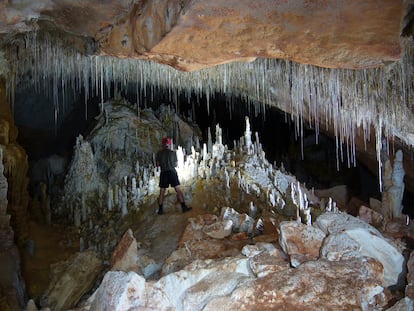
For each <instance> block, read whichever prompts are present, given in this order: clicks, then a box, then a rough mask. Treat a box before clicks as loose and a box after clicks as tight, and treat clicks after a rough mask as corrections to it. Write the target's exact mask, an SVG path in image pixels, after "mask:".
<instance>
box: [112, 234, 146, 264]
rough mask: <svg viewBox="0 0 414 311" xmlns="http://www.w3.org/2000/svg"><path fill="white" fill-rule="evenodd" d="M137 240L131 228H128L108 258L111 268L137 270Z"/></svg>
mask: <svg viewBox="0 0 414 311" xmlns="http://www.w3.org/2000/svg"><path fill="white" fill-rule="evenodd" d="M137 247H138V245H137V240H136V239H135V237H134V234H133V233H132V230H131V229H128V230H127V231H126V232H125V233H124V235H123V236H122V238H121V241H119V243H118V245H117V247H116V248H115V250H114V252H113V253H112V256H111V259H110V268H111V270H119V271H125V272H129V271H135V272H137V271H138V270H139V266H138V263H137V261H138V249H137Z"/></svg>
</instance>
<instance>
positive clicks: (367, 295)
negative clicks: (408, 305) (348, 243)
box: [204, 259, 390, 311]
mask: <svg viewBox="0 0 414 311" xmlns="http://www.w3.org/2000/svg"><path fill="white" fill-rule="evenodd" d="M381 270H382V267H381V264H380V263H379V262H377V261H376V260H373V259H367V260H366V261H365V262H364V261H359V260H352V261H340V262H328V261H324V260H318V261H309V262H306V263H304V264H302V265H300V266H299V267H298V268H297V269H288V270H283V271H280V272H276V273H272V274H269V275H267V276H265V277H262V278H257V279H255V280H254V281H252V282H251V283H250V284H249V285H248V286H246V284H244V285H245V286H242V287H240V288H238V289H236V290H235V291H233V292H232V294H231V295H229V296H226V297H220V298H216V299H214V300H212V301H210V302H209V303H208V304H207V306H206V307H205V309H204V310H206V311H207V310H218V309H219V307H218V306H224V305H225V306H226V310H360V309H363V306H365V307H366V308H367V310H376V309H377V310H379V309H381V308H382V307H384V306H385V305H386V304H387V302H388V300H389V298H390V297H389V296H388V295H387V294H386V293H385V292H384V291H383V290H382V288H381V286H380V282H379V280H378V277H380V275H379V274H378V272H379V271H381Z"/></svg>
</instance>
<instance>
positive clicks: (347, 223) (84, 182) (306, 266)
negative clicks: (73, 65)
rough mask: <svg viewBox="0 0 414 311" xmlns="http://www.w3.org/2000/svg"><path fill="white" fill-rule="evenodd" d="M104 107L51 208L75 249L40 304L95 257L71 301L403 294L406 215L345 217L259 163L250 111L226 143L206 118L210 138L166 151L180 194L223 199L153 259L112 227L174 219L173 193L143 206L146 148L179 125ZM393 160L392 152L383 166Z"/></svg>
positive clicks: (356, 300)
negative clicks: (77, 237) (72, 235)
mask: <svg viewBox="0 0 414 311" xmlns="http://www.w3.org/2000/svg"><path fill="white" fill-rule="evenodd" d="M103 109H104V113H103V114H102V117H103V118H104V119H103V120H102V122H101V123H100V124H99V125H98V127H97V128H96V130H95V131H93V133H92V134H91V135H90V136H89V137H87V138H82V137H79V138H78V140H77V143H76V145H75V147H74V148H75V152H74V157H73V160H72V164H71V166H70V169H69V173H68V175H67V177H66V186H65V194H64V203H63V204H62V205H61V206H60V207H59V209H58V210H56V211H53V213H54V214H55V215H60V214H62V213H66V215H68V216H69V219H70V220H71V221H72V223H73V224H74V225H76V226H78V227H79V228H80V230H81V235H82V238H81V243H80V245H81V249H80V251H81V252H80V253H78V254H76V255H75V256H73V257H72V258H70V259H69V260H68V261H67V262H65V263H63V264H62V266H63V267H66V268H62V267H61V268H60V273H56V274H55V275H54V281H53V282H52V283H51V284H50V287H49V289H48V291H47V293H45V297H44V299H43V302H42V303H43V306H44V307H46V306H50V307H52V309H54V310H65V309H68V308H71V307H73V306H74V305H76V304H78V303H79V301H80V297H81V296H82V295H83V294H84V293H85V292H86V291H87V290H88V289H90V288H91V287H92V284H91V280H94V279H95V278H96V277H97V276H98V274H99V271H101V269H102V268H101V264H102V259H103V263H104V265H105V266H106V267H107V268H109V270H110V271H107V272H106V274H105V276H104V277H103V279H102V281H101V283H100V285H99V286H98V287H94V288H95V291H94V293H93V295H92V296H90V297H89V298H88V299H87V300H83V301H82V302H81V303H80V304H79V305H78V307H77V310H102V308H103V307H102V306H105V308H106V309H107V310H131V309H134V310H171V309H173V310H219V309H221V308H222V306H224V305H225V306H226V310H240V309H243V310H257V309H262V310H265V309H278V308H282V307H283V308H289V307H293V306H295V307H300V308H313V309H362V310H381V309H387V308H388V307H390V305H391V304H392V303H393V302H394V300H395V299H394V298H393V296H392V293H391V290H394V291H397V292H399V293H401V294H400V296H398V295H397V296H396V297H398V298H402V299H400V300H399V301H398V303H397V304H395V305H394V306H393V307H391V308H390V310H401V308H405V307H407V308H408V306H410V305H412V303H413V299H414V295H413V292H414V278H413V273H414V258H413V255H412V254H411V256H410V260H409V261H408V263H407V261H406V260H405V259H404V256H403V255H402V254H403V252H404V253H406V252H407V251H408V250H409V248H408V247H407V246H406V245H405V244H404V243H403V242H402V240H401V238H402V237H404V236H405V237H407V236H408V237H410V238H412V237H414V234H413V228H412V225H411V224H407V223H405V218H399V217H396V216H395V217H394V219H390V218H388V217H383V218H382V219H381V221H379V222H375V221H373V218H372V217H371V218H370V217H368V216H367V215H373V213H375V212H374V211H373V210H372V209H369V208H368V207H361V218H356V217H353V216H351V215H349V214H347V213H343V212H340V211H339V210H338V206H337V205H336V203H335V201H334V200H332V198H330V197H326V200H325V199H320V198H321V197H322V196H320V197H318V196H317V195H316V194H315V193H318V192H317V191H315V193H314V191H309V190H308V189H306V187H304V186H303V185H302V184H301V183H300V182H298V181H297V180H296V178H295V177H294V176H291V175H289V174H287V173H286V172H284V171H282V170H279V169H277V168H275V167H273V166H272V165H271V164H270V163H269V162H268V161H267V160H266V158H265V154H264V152H263V150H262V148H261V145H260V142H259V139H258V135H257V134H256V135H255V139H252V133H251V131H250V124H249V120H248V118H246V130H245V133H244V136H243V137H241V139H240V141H239V142H235V144H234V148H233V149H232V150H230V149H228V147H227V146H225V145H223V142H222V137H221V129H220V127H219V126H218V125H217V127H216V131H215V134H216V135H215V136H216V137H215V138H216V139H215V142H214V143H213V141H212V138H211V134H209V135H208V141H207V142H206V143H205V144H203V146H202V147H200V148H197V149H196V148H194V147H191V148H189V151H188V154H187V151H186V149H185V148H178V150H177V157H178V160H179V165H178V168H177V171H178V174H179V176H180V178H181V182H182V184H183V187H184V190H185V193H186V200H187V201H188V202H189V203H191V199H192V197H193V196H194V195H196V194H197V193H198V192H199V191H205V192H207V191H211V195H212V196H211V197H210V201H211V202H214V196H217V197H220V196H223V197H224V199H223V200H224V202H226V203H228V204H227V205H224V204H223V205H221V206H216V207H215V209H214V210H215V211H216V213H215V214H212V213H209V212H208V211H207V209H206V211H205V213H201V215H199V216H197V217H191V218H189V221H188V224H187V225H186V227H185V229H184V232H183V233H182V234H180V237H179V241H178V246H177V248H176V249H173V250H172V251H171V252H170V253H169V254H168V256H167V258H164V260H159V259H158V260H157V259H154V258H151V253H150V252H149V250H148V249H147V247H146V245H145V244H146V243H145V242H144V238H145V237H139V236H135V234H134V232H133V231H132V230H130V229H129V230H126V232H125V234H124V235H123V237H122V239H121V241H120V242H119V243H118V245H117V246H116V244H117V241H118V240H119V236H118V235H117V233H116V232H115V228H114V227H117V226H121V227H122V225H121V224H122V222H123V221H126V219H127V218H128V217H130V216H132V215H139V213H142V214H143V215H145V217H156V219H157V220H156V222H155V223H154V226H157V227H164V226H165V228H168V225H167V224H169V223H171V222H175V221H177V218H174V217H173V215H174V213H175V212H176V211H178V210H179V208H177V206H176V199H175V197H174V196H172V195H167V198H166V201H165V211H166V213H167V214H170V215H169V216H170V217H165V216H168V215H163V216H156V215H155V211H156V208H157V204H156V203H155V202H156V197H157V194H158V188H157V184H158V178H159V170H158V169H157V168H156V167H155V166H154V165H153V163H152V161H153V160H152V159H153V157H152V153H153V152H154V151H155V150H156V149H157V148H158V142H159V141H160V138H161V137H163V135H170V134H171V133H172V134H173V133H177V131H176V128H175V127H177V124H182V123H184V122H183V121H182V120H181V119H180V118H178V117H177V116H176V115H175V113H174V112H173V111H171V110H169V109H165V108H163V109H162V110H161V111H160V112H156V113H153V112H151V111H149V110H148V111H140V112H139V114H138V115H137V112H136V111H135V110H134V109H133V107H132V106H130V105H129V104H128V103H126V102H125V101H115V102H112V103H107V104H105V105H104V108H103ZM122 120H124V121H122ZM168 120H170V121H171V122H168ZM182 125H183V124H182ZM181 128H183V126H180V129H181ZM190 128H191V127H189V129H190ZM114 131H115V132H114ZM180 135H181V136H180V137H178V136H175V139H176V141H178V140H181V141H188V140H190V141H193V142H196V145H197V144H198V138H197V135H196V133H195V132H194V131H193V130H189V131H188V132H187V134H186V136H184V134H183V133H182V132H181V133H180ZM171 136H174V135H171ZM143 159H146V160H143ZM140 160H141V161H140ZM145 161H147V162H145ZM398 161H399V157H398V156H397V161H394V171H398ZM390 174H391V175H392V171H391V172H390ZM395 174H397V172H396V173H395ZM391 175H390V176H391ZM397 179H398V178H397ZM200 183H201V184H202V185H203V186H201V188H200V186H199V185H200ZM385 184H387V183H385ZM397 184H398V182H397ZM391 188H392V187H391ZM213 192H214V194H213ZM235 192H236V193H238V196H239V197H240V198H243V199H242V200H241V202H245V204H246V206H245V208H244V211H240V208H241V206H235V205H232V204H233V202H234V199H233V198H232V196H233V195H234V193H235ZM328 192H329V191H328ZM391 192H392V191H391ZM319 193H320V194H322V192H319ZM252 198H254V199H255V203H253V199H252ZM250 199H252V200H251V201H250ZM325 202H326V203H325ZM208 203H210V202H206V203H204V204H205V205H206V206H207V205H208ZM203 207H204V205H203ZM238 210H239V211H238ZM384 216H386V215H384ZM180 217H182V216H181V215H180ZM364 220H366V221H364ZM369 223H371V224H372V225H371V224H369ZM374 225H375V226H376V227H377V228H376V227H374ZM170 234H174V233H173V232H171V233H170ZM136 238H137V239H138V241H137V239H136ZM141 239H142V240H141ZM164 242H165V243H167V244H168V241H167V240H166V241H164ZM160 243H162V241H161V242H160ZM115 246H116V247H115ZM164 247H167V245H165V246H164ZM109 258H110V259H109ZM406 267H407V268H408V274H407V268H406ZM86 280H87V281H86ZM80 285H83V286H80ZM68 292H71V293H72V294H71V295H67V293H68ZM404 292H405V295H404ZM394 296H395V295H394ZM393 299H394V300H393ZM30 305H31V306H32V307H33V309H35V307H34V306H33V302H31V303H30ZM28 309H29V308H28ZM31 310H32V309H31ZM407 310H409V309H407Z"/></svg>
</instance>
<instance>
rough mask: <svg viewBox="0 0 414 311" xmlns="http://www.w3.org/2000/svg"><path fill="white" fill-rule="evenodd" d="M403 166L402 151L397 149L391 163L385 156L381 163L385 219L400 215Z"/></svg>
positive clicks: (402, 192) (402, 191)
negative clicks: (382, 163)
mask: <svg viewBox="0 0 414 311" xmlns="http://www.w3.org/2000/svg"><path fill="white" fill-rule="evenodd" d="M404 175H405V171H404V167H403V153H402V151H401V150H398V151H397V152H396V153H395V157H394V163H393V165H391V162H390V159H389V158H387V159H386V160H385V162H384V165H383V174H382V178H383V187H384V189H383V190H384V191H383V193H382V203H381V205H382V210H383V214H384V216H385V217H386V218H387V219H393V218H400V217H402V209H403V205H402V199H403V194H404V187H405V185H404Z"/></svg>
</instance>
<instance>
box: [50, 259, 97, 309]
mask: <svg viewBox="0 0 414 311" xmlns="http://www.w3.org/2000/svg"><path fill="white" fill-rule="evenodd" d="M101 268H102V264H101V260H100V259H99V258H98V256H97V254H96V253H94V252H93V251H86V252H82V253H77V254H75V255H73V256H72V257H71V258H69V259H68V260H66V261H64V262H60V263H57V264H54V265H53V267H52V277H51V281H50V285H49V288H48V290H47V291H46V293H45V299H44V301H43V302H42V304H44V307H46V306H49V307H51V308H52V309H53V310H67V309H69V308H70V307H72V306H74V305H75V304H76V303H77V302H78V301H79V299H80V298H81V297H82V296H83V295H84V294H85V293H86V292H87V291H88V290H90V289H91V287H92V285H93V284H94V281H95V279H96V277H97V276H98V273H99V272H100V270H101Z"/></svg>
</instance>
